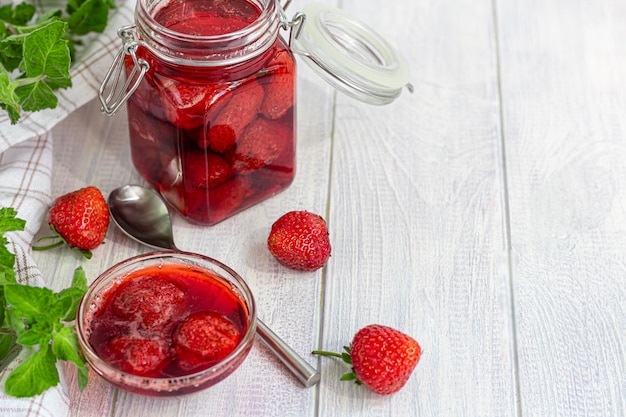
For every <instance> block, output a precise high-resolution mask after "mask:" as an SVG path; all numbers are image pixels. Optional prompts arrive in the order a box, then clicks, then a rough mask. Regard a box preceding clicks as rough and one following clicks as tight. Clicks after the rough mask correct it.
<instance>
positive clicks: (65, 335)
mask: <svg viewBox="0 0 626 417" xmlns="http://www.w3.org/2000/svg"><path fill="white" fill-rule="evenodd" d="M52 351H53V352H54V354H55V355H56V357H57V358H58V359H61V360H64V361H68V362H72V363H74V364H76V365H77V366H79V367H80V366H85V363H84V361H83V358H82V356H81V354H80V347H79V345H78V338H77V337H76V333H75V332H74V326H66V327H63V328H62V329H61V330H60V331H58V332H56V333H55V334H54V336H53V337H52Z"/></svg>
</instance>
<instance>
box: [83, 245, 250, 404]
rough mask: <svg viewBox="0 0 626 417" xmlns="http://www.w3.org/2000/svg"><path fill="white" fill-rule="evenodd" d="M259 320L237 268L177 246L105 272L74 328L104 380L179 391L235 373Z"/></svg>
mask: <svg viewBox="0 0 626 417" xmlns="http://www.w3.org/2000/svg"><path fill="white" fill-rule="evenodd" d="M207 317H209V318H207ZM215 317H218V318H215ZM256 320H257V319H256V308H255V303H254V298H253V296H252V293H251V291H250V288H249V287H248V285H247V284H246V282H245V281H244V280H243V278H241V277H240V276H239V275H238V274H237V273H236V272H235V271H233V270H232V269H231V268H229V267H228V266H226V265H224V264H223V263H221V262H219V261H216V260H214V259H211V258H209V257H206V256H202V255H197V254H191V253H186V252H180V251H173V252H153V253H148V254H144V255H139V256H136V257H133V258H130V259H127V260H125V261H122V262H120V263H118V264H117V265H115V266H113V267H111V268H109V269H108V270H106V271H105V272H104V273H102V274H101V275H100V276H99V277H98V278H97V279H96V280H95V281H94V282H93V283H92V284H91V285H90V286H89V289H88V291H87V293H86V294H85V296H84V297H83V299H82V301H81V303H80V305H79V307H78V313H77V324H76V327H77V333H78V341H79V344H80V346H81V349H82V351H83V353H84V355H85V358H86V360H87V363H88V364H89V365H90V366H91V368H92V369H93V370H94V371H95V372H96V373H98V374H99V375H100V376H101V377H103V378H104V379H105V380H107V381H108V382H110V383H111V384H113V385H115V386H117V387H119V388H121V389H123V390H125V391H129V392H133V393H136V394H141V395H147V396H174V395H183V394H190V393H193V392H197V391H200V390H203V389H206V388H208V387H210V386H212V385H214V384H216V383H218V382H219V381H221V380H223V379H224V378H226V377H227V376H229V375H230V374H231V373H232V372H234V371H235V370H236V369H237V368H238V367H239V365H241V363H242V362H243V360H244V359H245V358H246V356H247V355H248V353H249V351H250V349H251V347H252V343H253V341H254V335H255V331H256V326H257V322H256ZM216 332H217V333H216ZM216 334H217V337H218V339H217V340H218V342H215V340H216V339H212V338H213V337H214V336H215V335H216ZM224 335H226V336H224ZM211 340H213V342H212V341H211ZM214 342H215V343H214ZM216 343H217V344H216ZM215 346H217V347H215ZM214 347H215V348H214Z"/></svg>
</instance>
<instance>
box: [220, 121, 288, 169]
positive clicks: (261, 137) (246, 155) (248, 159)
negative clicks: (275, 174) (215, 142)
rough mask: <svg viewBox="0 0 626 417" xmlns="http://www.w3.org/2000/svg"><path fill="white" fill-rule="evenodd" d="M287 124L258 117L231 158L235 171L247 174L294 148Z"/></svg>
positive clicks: (243, 135) (249, 126) (246, 130)
mask: <svg viewBox="0 0 626 417" xmlns="http://www.w3.org/2000/svg"><path fill="white" fill-rule="evenodd" d="M289 140H293V139H292V135H291V131H290V130H289V129H288V128H287V126H286V124H284V123H280V122H275V121H270V120H265V119H256V120H254V121H253V122H252V123H250V124H249V125H248V127H246V129H245V130H244V132H243V134H242V135H241V138H240V139H239V141H238V142H237V147H236V148H235V151H234V153H233V155H232V157H231V158H230V159H232V165H233V168H234V169H235V171H237V172H238V173H240V174H247V173H250V172H252V171H255V170H257V169H261V168H263V167H264V166H266V165H270V164H272V163H273V162H274V161H275V160H276V159H278V157H279V156H280V154H281V153H282V152H283V151H284V150H285V149H286V148H287V147H289V148H293V143H291V144H290V143H289Z"/></svg>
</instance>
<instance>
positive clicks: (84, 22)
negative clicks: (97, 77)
mask: <svg viewBox="0 0 626 417" xmlns="http://www.w3.org/2000/svg"><path fill="white" fill-rule="evenodd" d="M114 7H115V3H114V0H68V3H67V7H66V8H65V11H63V10H60V9H52V10H48V11H46V12H45V13H44V14H43V15H41V16H39V17H36V16H35V8H34V7H33V6H32V5H30V4H28V3H20V4H18V5H16V6H12V5H6V6H3V7H0V108H1V109H4V110H5V111H6V112H7V113H8V115H9V118H10V120H11V123H12V124H15V123H17V122H18V120H19V118H20V116H21V112H22V111H31V112H35V111H38V110H43V109H48V108H55V107H56V106H57V104H58V98H57V97H56V95H55V91H56V90H58V89H61V88H67V87H71V85H72V82H71V79H70V78H71V77H70V65H71V63H72V61H73V57H74V53H75V49H76V46H77V45H80V44H81V37H82V36H83V35H86V34H88V33H91V32H98V33H100V32H102V31H104V29H105V28H106V25H107V23H108V17H109V10H110V9H112V8H114Z"/></svg>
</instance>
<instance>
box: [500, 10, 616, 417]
mask: <svg viewBox="0 0 626 417" xmlns="http://www.w3.org/2000/svg"><path fill="white" fill-rule="evenodd" d="M497 5H498V6H497V8H498V15H497V16H498V22H499V25H498V32H499V38H500V56H501V71H502V77H501V84H502V98H503V132H504V138H505V143H506V163H507V172H508V179H507V183H508V190H509V195H510V210H511V216H510V218H511V242H512V249H513V253H514V257H515V258H514V259H515V262H514V264H513V273H514V276H513V278H514V280H513V282H514V294H515V309H516V322H517V340H518V349H519V364H520V389H521V409H522V411H523V415H524V416H582V415H585V416H618V415H626V352H625V350H624V346H626V314H625V313H626V301H625V300H626V279H625V278H624V277H625V276H626V251H625V250H624V249H625V248H626V234H625V233H624V230H625V227H626V216H625V213H624V206H625V204H626V180H625V178H626V165H625V164H624V160H625V159H626V148H625V147H624V136H625V135H626V127H625V119H624V109H626V102H625V99H624V98H625V97H626V82H625V81H624V80H625V79H624V74H626V60H625V59H624V57H625V56H626V44H625V43H624V39H626V27H625V25H624V24H623V22H624V20H625V19H626V7H625V5H624V2H621V1H611V0H601V1H595V0H594V1H591V0H588V1H587V0H576V1H559V0H548V1H541V2H539V1H530V2H516V1H498V2H497Z"/></svg>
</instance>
